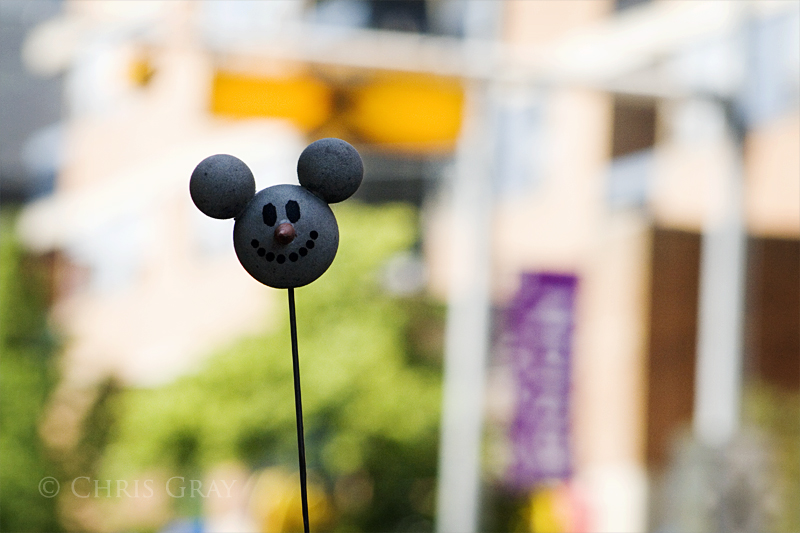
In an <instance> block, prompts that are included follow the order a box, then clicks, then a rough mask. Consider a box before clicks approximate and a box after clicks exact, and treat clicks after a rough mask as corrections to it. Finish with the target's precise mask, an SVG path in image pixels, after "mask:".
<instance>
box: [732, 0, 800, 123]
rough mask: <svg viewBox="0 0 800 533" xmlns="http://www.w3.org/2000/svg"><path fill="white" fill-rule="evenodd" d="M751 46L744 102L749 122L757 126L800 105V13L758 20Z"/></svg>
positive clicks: (751, 30)
mask: <svg viewBox="0 0 800 533" xmlns="http://www.w3.org/2000/svg"><path fill="white" fill-rule="evenodd" d="M747 46H748V50H747V53H748V56H749V58H748V62H749V65H748V67H749V68H748V76H747V78H746V83H745V90H744V98H743V100H744V101H743V104H744V108H745V111H746V114H747V117H748V120H749V122H750V123H751V124H753V125H757V124H759V123H761V122H764V121H766V120H770V119H772V118H775V117H776V116H778V115H781V114H783V113H786V112H787V111H789V110H791V109H794V108H796V107H797V106H798V100H800V12H797V11H795V12H792V13H791V14H788V15H781V16H777V17H771V18H766V19H760V20H755V21H754V22H753V24H752V27H751V28H750V31H749V33H748V34H747Z"/></svg>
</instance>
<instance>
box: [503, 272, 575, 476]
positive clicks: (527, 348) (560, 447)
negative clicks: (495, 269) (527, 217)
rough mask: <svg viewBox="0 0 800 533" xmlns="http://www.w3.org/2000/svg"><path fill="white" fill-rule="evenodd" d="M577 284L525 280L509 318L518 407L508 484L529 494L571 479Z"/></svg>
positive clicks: (567, 278)
mask: <svg viewBox="0 0 800 533" xmlns="http://www.w3.org/2000/svg"><path fill="white" fill-rule="evenodd" d="M577 286H578V278H577V277H575V276H571V275H561V274H545V273H542V274H523V277H522V283H521V285H520V289H519V292H518V293H517V295H516V297H515V298H514V301H513V302H512V304H511V307H510V309H509V314H508V326H507V327H508V334H509V340H510V348H511V370H512V372H513V375H514V379H515V381H516V388H517V391H516V392H517V403H516V410H515V415H514V420H513V422H512V425H511V433H510V439H511V445H512V450H513V460H512V464H511V469H510V472H509V478H510V479H509V480H510V482H511V484H512V485H514V486H516V487H518V488H528V487H531V486H533V485H536V484H537V483H540V482H542V481H545V480H554V479H555V480H558V479H567V478H569V476H570V474H571V469H572V460H571V453H570V366H571V365H570V358H571V355H572V330H573V326H574V322H575V319H574V316H575V313H574V311H575V293H576V289H577Z"/></svg>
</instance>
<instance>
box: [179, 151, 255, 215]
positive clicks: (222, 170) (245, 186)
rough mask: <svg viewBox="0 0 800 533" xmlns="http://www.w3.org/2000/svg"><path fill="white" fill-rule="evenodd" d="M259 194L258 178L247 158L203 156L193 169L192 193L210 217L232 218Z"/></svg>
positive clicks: (200, 207)
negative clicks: (245, 160)
mask: <svg viewBox="0 0 800 533" xmlns="http://www.w3.org/2000/svg"><path fill="white" fill-rule="evenodd" d="M255 193H256V180H255V178H253V173H252V172H251V171H250V168H248V166H247V165H245V164H244V161H242V160H241V159H238V158H236V157H233V156H232V155H227V154H217V155H212V156H211V157H206V158H205V159H203V160H202V161H201V162H200V164H199V165H197V167H196V168H195V169H194V172H192V177H191V179H190V180H189V194H191V196H192V201H193V202H194V205H196V206H197V208H198V209H199V210H200V211H202V212H203V213H205V214H206V215H208V216H210V217H211V218H223V219H224V218H233V217H235V216H237V215H238V214H239V213H241V212H242V211H243V210H244V208H245V207H246V206H247V203H248V202H249V201H250V199H251V198H253V196H254V195H255Z"/></svg>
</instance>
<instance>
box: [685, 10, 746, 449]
mask: <svg viewBox="0 0 800 533" xmlns="http://www.w3.org/2000/svg"><path fill="white" fill-rule="evenodd" d="M747 8H748V6H747V5H745V6H744V7H743V8H742V9H743V12H744V15H743V16H742V17H741V19H740V20H742V23H741V29H740V31H741V33H742V35H744V42H745V45H744V46H743V49H744V51H745V52H746V51H748V47H747V43H748V42H749V39H748V37H749V35H748V29H749V28H748V17H747V14H748V13H747V11H748V10H747ZM745 64H746V62H745ZM743 72H744V73H746V72H747V68H745V69H743ZM745 75H746V74H745ZM744 82H745V79H744V76H741V77H740V78H739V79H738V80H735V81H733V83H731V84H730V86H731V87H732V88H733V91H732V92H731V94H728V95H724V96H721V97H718V98H714V101H715V104H716V106H717V108H718V110H719V111H718V112H719V113H720V115H722V116H723V117H724V124H725V128H724V132H723V135H724V139H722V140H723V142H724V143H725V145H726V147H727V149H728V150H727V152H728V154H729V165H728V168H727V169H726V170H727V172H726V174H725V179H724V184H723V186H722V187H721V188H720V190H719V194H720V195H721V199H720V200H721V202H720V208H719V211H718V212H714V210H713V209H711V212H710V213H708V214H707V215H706V216H707V219H706V222H705V226H704V228H703V236H702V241H701V242H702V244H701V253H700V288H699V295H698V300H699V301H698V313H697V316H698V328H697V356H696V357H697V359H696V370H695V396H694V416H693V420H692V425H693V430H694V434H695V437H696V438H697V439H698V440H699V441H700V442H701V443H702V444H704V445H706V446H711V447H721V446H723V445H725V444H727V443H728V442H729V441H730V440H731V438H732V437H733V436H734V435H735V434H736V432H737V431H738V429H739V417H740V411H741V396H742V371H743V368H742V359H743V344H744V306H745V281H746V280H745V270H746V268H745V267H746V262H747V253H746V252H747V250H746V244H747V234H746V231H747V230H746V228H745V221H744V140H745V135H746V125H745V118H744V116H743V113H744V111H743V109H742V108H741V106H740V105H739V104H740V103H741V102H742V99H741V97H740V95H741V93H742V85H743V83H744Z"/></svg>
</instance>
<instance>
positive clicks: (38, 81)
mask: <svg viewBox="0 0 800 533" xmlns="http://www.w3.org/2000/svg"><path fill="white" fill-rule="evenodd" d="M62 5H63V2H62V0H37V1H35V2H31V1H27V0H3V1H2V2H0V124H2V125H3V126H2V128H0V202H2V203H3V204H8V203H18V202H24V201H26V200H29V199H31V198H34V197H37V196H41V195H43V194H47V193H48V192H50V191H52V189H53V184H54V181H55V168H54V166H55V165H54V163H55V161H54V157H53V155H54V154H55V153H56V152H57V145H58V139H59V137H60V136H59V129H58V127H57V126H56V123H57V122H59V121H60V120H61V114H62V101H63V98H62V88H63V76H61V75H59V76H55V77H52V78H42V77H38V76H35V75H33V74H31V73H29V72H27V71H26V70H25V67H24V65H23V63H22V58H21V53H20V50H21V48H22V43H23V41H24V39H25V37H26V35H27V34H28V32H29V31H30V30H31V29H32V28H33V27H35V26H36V25H37V24H39V23H41V22H42V21H45V20H47V19H49V18H51V17H54V16H56V15H58V14H59V13H60V11H61V8H62Z"/></svg>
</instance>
